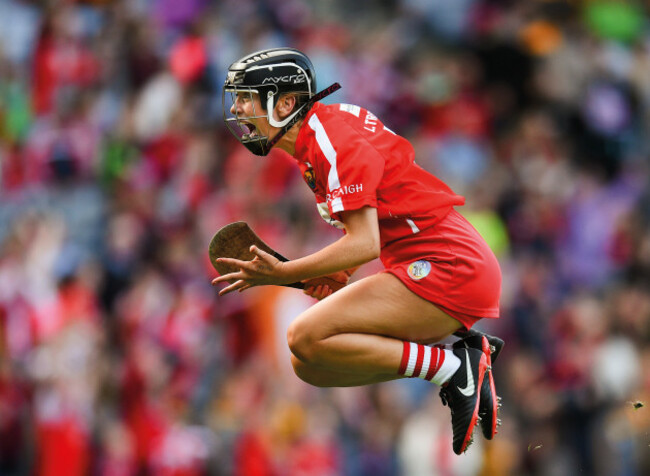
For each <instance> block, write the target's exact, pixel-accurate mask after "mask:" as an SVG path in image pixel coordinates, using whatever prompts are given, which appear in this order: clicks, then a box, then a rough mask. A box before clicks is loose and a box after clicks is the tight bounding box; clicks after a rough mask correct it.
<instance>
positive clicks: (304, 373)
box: [291, 354, 403, 387]
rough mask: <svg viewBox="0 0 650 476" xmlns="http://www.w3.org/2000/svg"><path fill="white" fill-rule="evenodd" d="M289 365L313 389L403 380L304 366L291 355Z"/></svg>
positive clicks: (396, 377)
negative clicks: (312, 386)
mask: <svg viewBox="0 0 650 476" xmlns="http://www.w3.org/2000/svg"><path fill="white" fill-rule="evenodd" d="M291 365H293V370H294V372H295V373H296V375H297V376H298V377H299V378H300V379H301V380H303V381H305V382H307V383H308V384H311V385H314V386H315V387H358V386H360V385H370V384H373V383H380V382H388V381H390V380H397V379H400V378H403V377H402V376H401V375H396V374H395V373H393V374H383V375H382V374H377V375H359V374H350V373H345V372H338V371H336V370H329V369H325V368H322V367H316V366H313V365H309V364H306V363H304V362H302V361H300V360H299V359H298V357H296V356H295V355H293V354H292V355H291Z"/></svg>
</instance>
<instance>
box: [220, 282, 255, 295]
mask: <svg viewBox="0 0 650 476" xmlns="http://www.w3.org/2000/svg"><path fill="white" fill-rule="evenodd" d="M246 285H247V283H246V282H245V281H242V280H241V279H240V280H239V281H237V282H234V283H232V284H231V285H230V286H226V287H225V288H223V289H222V290H221V291H219V296H223V295H225V294H228V293H231V292H233V291H237V290H239V289H241V288H242V287H244V286H246ZM249 287H250V286H249Z"/></svg>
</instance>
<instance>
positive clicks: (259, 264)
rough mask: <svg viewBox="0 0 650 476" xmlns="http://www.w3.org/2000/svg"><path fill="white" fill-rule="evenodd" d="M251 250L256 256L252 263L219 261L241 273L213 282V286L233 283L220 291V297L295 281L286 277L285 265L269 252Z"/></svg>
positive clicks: (220, 259)
mask: <svg viewBox="0 0 650 476" xmlns="http://www.w3.org/2000/svg"><path fill="white" fill-rule="evenodd" d="M250 250H251V252H252V253H254V254H255V258H254V259H252V260H251V261H243V260H238V259H234V258H219V259H218V260H217V261H218V262H222V263H225V264H229V265H231V266H233V267H235V268H238V269H239V271H235V272H232V273H228V274H224V275H222V276H219V277H216V278H214V279H213V280H212V285H213V286H215V285H217V284H219V283H225V282H232V281H234V282H232V283H231V284H230V285H229V286H226V287H225V288H223V289H222V290H221V291H219V296H223V295H224V294H228V293H231V292H233V291H239V292H241V291H245V290H246V289H248V288H252V287H254V286H263V285H266V284H287V283H291V282H292V281H293V280H292V279H290V278H288V277H287V276H284V273H283V265H284V263H282V262H281V261H280V260H278V259H277V258H275V257H274V256H271V255H270V254H268V253H267V252H265V251H263V250H260V249H259V248H258V247H257V246H251V247H250Z"/></svg>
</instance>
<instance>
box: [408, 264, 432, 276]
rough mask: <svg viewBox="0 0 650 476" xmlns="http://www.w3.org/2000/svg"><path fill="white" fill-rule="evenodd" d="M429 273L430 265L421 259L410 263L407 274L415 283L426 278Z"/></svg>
mask: <svg viewBox="0 0 650 476" xmlns="http://www.w3.org/2000/svg"><path fill="white" fill-rule="evenodd" d="M430 272H431V263H429V262H428V261H425V260H423V259H421V260H418V261H415V262H413V263H411V264H410V265H409V267H408V273H409V276H410V277H411V279H414V280H416V281H418V280H420V279H422V278H426V277H427V276H428V275H429V273H430Z"/></svg>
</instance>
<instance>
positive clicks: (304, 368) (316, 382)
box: [291, 355, 332, 387]
mask: <svg viewBox="0 0 650 476" xmlns="http://www.w3.org/2000/svg"><path fill="white" fill-rule="evenodd" d="M291 365H292V366H293V372H294V373H295V374H296V377H298V378H299V379H300V380H302V381H303V382H306V383H308V384H309V385H313V386H315V387H331V386H332V384H331V383H330V382H329V381H327V380H324V379H323V378H322V376H321V375H320V373H319V372H318V369H314V367H312V366H311V365H308V364H306V363H304V362H303V361H301V360H300V359H299V358H298V357H296V356H295V355H292V356H291Z"/></svg>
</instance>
